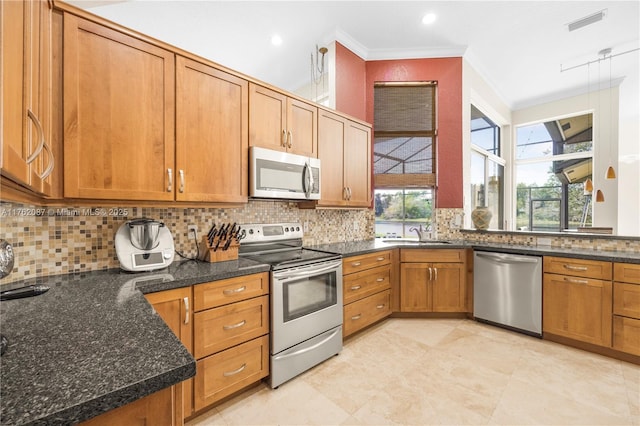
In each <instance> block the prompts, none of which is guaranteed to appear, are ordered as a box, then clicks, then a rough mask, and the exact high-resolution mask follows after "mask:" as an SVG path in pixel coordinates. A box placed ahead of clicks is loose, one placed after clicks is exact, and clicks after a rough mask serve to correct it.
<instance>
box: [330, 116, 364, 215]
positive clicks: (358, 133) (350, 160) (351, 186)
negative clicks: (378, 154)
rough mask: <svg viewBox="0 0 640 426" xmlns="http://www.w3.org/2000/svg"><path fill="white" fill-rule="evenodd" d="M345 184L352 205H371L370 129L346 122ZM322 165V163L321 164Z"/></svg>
mask: <svg viewBox="0 0 640 426" xmlns="http://www.w3.org/2000/svg"><path fill="white" fill-rule="evenodd" d="M344 163H345V165H347V167H345V170H344V174H345V186H346V187H347V191H348V203H349V205H350V206H352V207H369V206H370V205H371V129H370V128H369V127H366V126H363V125H361V124H358V123H354V122H352V121H348V122H347V134H346V140H345V143H344ZM323 167H324V164H323Z"/></svg>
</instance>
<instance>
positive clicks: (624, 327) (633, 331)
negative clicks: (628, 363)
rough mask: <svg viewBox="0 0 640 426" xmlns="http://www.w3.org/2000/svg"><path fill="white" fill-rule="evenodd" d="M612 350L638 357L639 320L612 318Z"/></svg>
mask: <svg viewBox="0 0 640 426" xmlns="http://www.w3.org/2000/svg"><path fill="white" fill-rule="evenodd" d="M613 349H617V350H619V351H622V352H627V353H630V354H634V355H640V320H638V319H633V318H625V317H619V316H617V315H614V316H613Z"/></svg>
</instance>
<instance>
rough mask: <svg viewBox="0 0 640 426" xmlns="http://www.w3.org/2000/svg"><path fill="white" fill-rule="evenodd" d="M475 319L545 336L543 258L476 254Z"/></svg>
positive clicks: (481, 252)
mask: <svg viewBox="0 0 640 426" xmlns="http://www.w3.org/2000/svg"><path fill="white" fill-rule="evenodd" d="M473 316H474V317H475V318H476V319H477V320H480V321H483V322H488V323H491V324H494V325H499V326H502V327H505V328H509V329H513V330H516V331H520V332H523V333H525V334H529V335H533V336H542V257H540V256H525V255H515V254H507V253H494V252H484V251H476V252H474V259H473Z"/></svg>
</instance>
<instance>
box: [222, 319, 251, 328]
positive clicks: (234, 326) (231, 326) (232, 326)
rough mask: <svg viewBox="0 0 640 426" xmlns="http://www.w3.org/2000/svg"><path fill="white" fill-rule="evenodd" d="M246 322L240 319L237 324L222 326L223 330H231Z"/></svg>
mask: <svg viewBox="0 0 640 426" xmlns="http://www.w3.org/2000/svg"><path fill="white" fill-rule="evenodd" d="M246 323H247V321H245V320H242V321H240V322H239V323H237V324H232V325H225V326H223V327H222V329H223V330H233V329H234V328H238V327H242V326H243V325H245V324H246Z"/></svg>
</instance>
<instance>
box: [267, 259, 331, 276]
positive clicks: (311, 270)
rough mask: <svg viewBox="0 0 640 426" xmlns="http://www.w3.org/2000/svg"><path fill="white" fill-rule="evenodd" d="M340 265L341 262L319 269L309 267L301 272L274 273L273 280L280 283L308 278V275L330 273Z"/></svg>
mask: <svg viewBox="0 0 640 426" xmlns="http://www.w3.org/2000/svg"><path fill="white" fill-rule="evenodd" d="M340 265H342V260H338V261H336V262H331V263H329V264H328V265H323V266H321V267H309V268H304V269H301V270H293V271H291V270H289V271H282V272H274V273H273V278H275V279H278V280H281V281H287V280H291V279H294V278H300V277H308V276H310V275H316V274H321V273H323V272H327V271H331V270H332V269H336V268H337V267H338V266H340Z"/></svg>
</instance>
